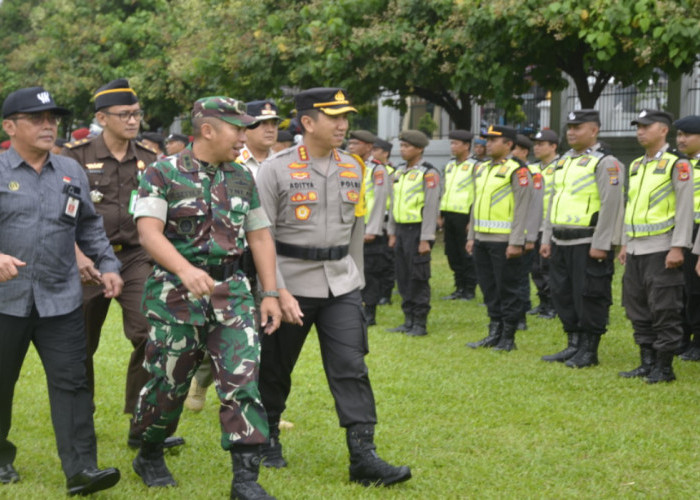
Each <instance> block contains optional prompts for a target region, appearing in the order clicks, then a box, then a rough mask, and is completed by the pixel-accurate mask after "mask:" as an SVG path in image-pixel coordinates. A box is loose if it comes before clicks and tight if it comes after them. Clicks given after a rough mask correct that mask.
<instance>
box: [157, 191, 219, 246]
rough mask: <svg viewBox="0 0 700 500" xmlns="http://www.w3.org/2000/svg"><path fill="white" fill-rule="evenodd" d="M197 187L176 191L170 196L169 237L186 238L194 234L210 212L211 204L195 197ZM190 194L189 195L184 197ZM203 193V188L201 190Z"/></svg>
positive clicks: (199, 197) (167, 230) (167, 231)
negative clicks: (187, 190) (186, 190)
mask: <svg viewBox="0 0 700 500" xmlns="http://www.w3.org/2000/svg"><path fill="white" fill-rule="evenodd" d="M196 191H197V189H193V190H190V191H189V192H185V191H180V192H175V196H173V197H168V204H169V208H168V223H167V229H166V233H167V234H168V236H169V237H174V238H180V239H182V238H185V237H189V236H192V235H194V234H195V233H196V232H197V228H198V227H200V226H201V225H202V224H203V223H204V221H205V219H206V218H207V215H208V213H209V206H208V205H207V203H206V201H205V200H204V199H203V198H202V197H201V196H197V197H194V196H192V195H194V194H197V193H196ZM185 194H188V195H189V197H184V195H185ZM199 194H201V190H199Z"/></svg>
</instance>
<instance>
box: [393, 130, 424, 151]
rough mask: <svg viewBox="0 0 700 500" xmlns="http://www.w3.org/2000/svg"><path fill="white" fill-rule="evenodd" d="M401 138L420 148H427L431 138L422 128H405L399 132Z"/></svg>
mask: <svg viewBox="0 0 700 500" xmlns="http://www.w3.org/2000/svg"><path fill="white" fill-rule="evenodd" d="M399 140H400V141H404V142H407V143H409V144H410V145H411V146H415V147H417V148H420V149H425V148H426V147H427V146H428V144H430V139H428V136H427V135H425V134H424V133H423V132H421V131H420V130H404V131H403V132H401V133H400V134H399Z"/></svg>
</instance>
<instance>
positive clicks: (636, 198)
mask: <svg viewBox="0 0 700 500" xmlns="http://www.w3.org/2000/svg"><path fill="white" fill-rule="evenodd" d="M678 158H679V157H678V156H677V155H674V154H672V153H669V152H666V153H664V154H662V155H661V156H660V157H659V158H654V159H653V160H651V161H649V162H647V163H646V165H643V164H642V160H643V159H644V157H641V158H637V159H636V160H634V161H633V162H632V165H630V173H629V187H628V191H627V193H628V198H627V207H626V208H625V232H626V233H627V235H628V236H629V237H631V238H641V237H644V236H653V235H655V234H663V233H666V232H668V231H670V230H671V229H673V226H674V224H675V217H676V192H675V191H674V190H673V183H672V182H671V177H672V176H673V166H674V165H675V164H676V160H678ZM681 175H683V174H681ZM685 175H688V176H689V175H690V172H686V173H685Z"/></svg>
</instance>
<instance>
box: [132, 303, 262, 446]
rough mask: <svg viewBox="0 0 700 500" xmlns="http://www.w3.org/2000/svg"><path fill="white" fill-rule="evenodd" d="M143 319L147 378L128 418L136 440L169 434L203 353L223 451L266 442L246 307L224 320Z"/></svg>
mask: <svg viewBox="0 0 700 500" xmlns="http://www.w3.org/2000/svg"><path fill="white" fill-rule="evenodd" d="M149 321H150V323H151V330H150V333H149V341H148V344H147V346H146V359H145V362H144V366H145V368H146V369H147V370H148V371H149V372H150V373H151V374H152V376H153V378H152V379H151V380H149V381H148V383H146V385H145V386H144V387H143V389H142V390H141V393H140V395H139V402H138V405H137V406H136V413H135V415H134V421H133V425H134V429H135V430H136V431H137V432H142V433H143V434H142V439H143V440H144V441H146V442H149V443H158V442H162V441H163V440H164V439H165V438H166V437H168V436H171V435H172V434H173V433H174V432H175V429H176V428H177V424H178V420H179V418H180V414H181V413H182V406H183V403H184V401H185V398H186V397H187V392H188V390H189V387H190V381H191V380H192V377H193V375H194V373H195V371H196V370H197V368H198V367H199V365H200V363H201V362H202V358H203V357H204V354H205V352H207V353H208V354H209V356H210V357H211V363H212V368H213V374H214V382H215V385H216V392H217V394H218V396H219V399H220V400H221V409H220V411H219V420H220V422H221V433H222V435H221V446H222V447H223V448H224V449H225V450H229V449H231V447H232V446H233V445H235V444H262V443H264V442H266V441H267V437H268V424H267V415H266V413H265V409H264V408H263V405H262V402H261V400H260V392H259V390H258V368H259V364H260V342H259V339H258V334H257V332H256V329H255V321H254V317H253V314H252V311H251V313H250V314H245V315H241V316H237V317H235V318H233V319H231V320H230V321H228V322H226V324H222V323H218V322H213V321H212V322H210V323H208V324H207V325H205V326H193V325H183V324H174V323H163V322H159V321H156V320H152V319H149Z"/></svg>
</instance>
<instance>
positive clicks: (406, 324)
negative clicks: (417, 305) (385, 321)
mask: <svg viewBox="0 0 700 500" xmlns="http://www.w3.org/2000/svg"><path fill="white" fill-rule="evenodd" d="M412 327H413V315H409V314H406V315H405V316H404V320H403V324H402V325H399V326H397V327H394V328H387V329H386V331H387V332H393V333H395V332H401V333H406V332H407V331H409V330H410V329H411V328H412Z"/></svg>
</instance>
